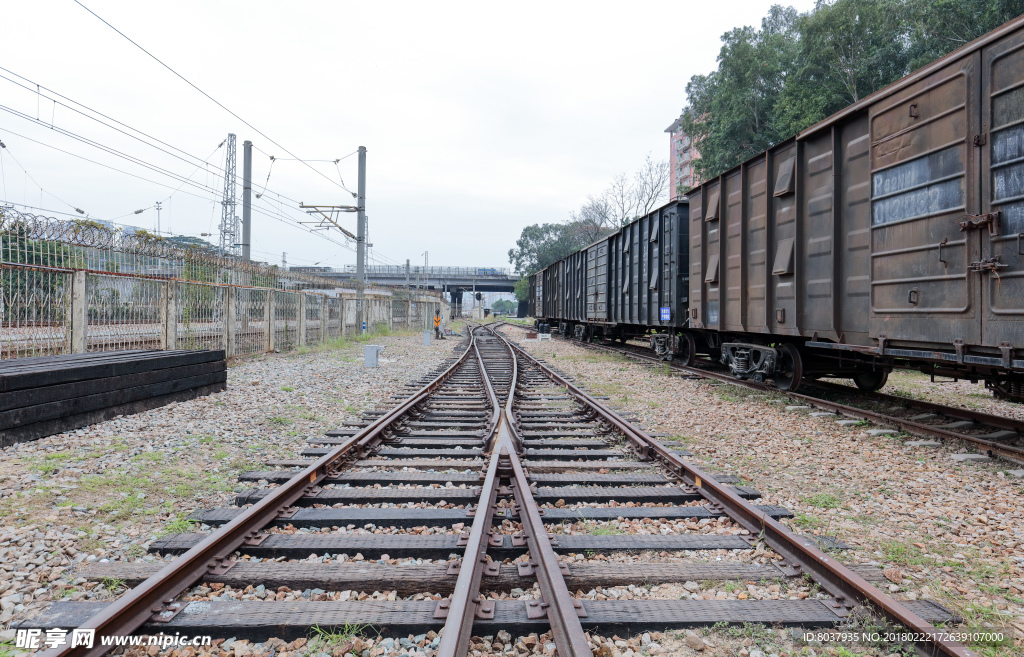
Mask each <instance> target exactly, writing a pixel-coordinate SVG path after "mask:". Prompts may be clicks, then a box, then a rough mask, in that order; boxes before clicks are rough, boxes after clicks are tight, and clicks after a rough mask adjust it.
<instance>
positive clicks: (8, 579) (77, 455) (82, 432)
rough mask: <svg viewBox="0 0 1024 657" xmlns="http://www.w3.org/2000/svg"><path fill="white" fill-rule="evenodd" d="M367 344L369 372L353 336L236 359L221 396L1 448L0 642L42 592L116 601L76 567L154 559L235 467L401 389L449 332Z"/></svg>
mask: <svg viewBox="0 0 1024 657" xmlns="http://www.w3.org/2000/svg"><path fill="white" fill-rule="evenodd" d="M371 341H372V342H373V343H374V344H382V345H385V346H386V349H385V351H384V353H383V355H382V357H381V359H380V361H379V363H380V365H379V367H377V368H366V367H364V364H363V357H362V356H363V343H361V342H347V343H340V344H336V345H333V346H330V347H321V348H315V349H311V350H309V351H306V352H305V353H300V352H290V353H276V354H266V355H260V356H255V357H245V358H241V359H238V360H237V361H234V362H232V363H231V365H230V367H229V369H228V388H227V390H226V391H224V392H222V393H218V394H214V395H210V396H207V397H202V398H198V399H193V400H189V401H185V402H180V403H175V404H170V405H168V406H164V407H161V408H157V409H154V410H151V411H147V412H145V413H142V414H138V415H131V416H123V417H118V418H115V419H113V420H110V421H108V422H102V423H100V424H95V425H92V426H89V427H85V428H82V429H78V430H76V431H71V432H68V433H63V434H59V435H56V436H51V437H48V438H43V439H40V440H37V441H34V442H29V443H21V444H18V445H14V446H11V447H8V448H6V449H3V450H2V451H0V527H2V529H0V629H3V630H5V634H4V635H2V636H0V640H6V639H7V638H8V637H7V636H6V628H8V627H9V625H10V623H11V622H12V621H14V620H18V619H20V618H24V617H26V616H27V615H29V614H31V613H33V612H34V611H35V610H37V609H39V608H40V607H42V606H44V605H45V604H46V603H48V602H49V601H51V600H100V599H107V598H111V597H115V596H116V595H117V594H119V593H120V592H122V590H123V589H122V587H121V585H120V584H119V583H116V582H108V583H107V584H108V585H109V587H108V586H105V585H104V584H97V583H92V582H85V581H81V579H80V578H76V577H75V574H74V571H75V566H76V564H79V563H82V562H92V561H104V560H110V561H113V560H122V561H129V562H131V561H155V560H159V557H158V556H153V555H147V554H146V548H147V547H148V546H149V544H150V543H151V542H152V541H153V540H155V539H156V538H158V537H159V536H161V535H164V534H167V533H174V532H188V531H198V530H199V526H198V525H195V524H194V523H189V522H187V521H186V520H185V518H186V517H187V516H188V514H190V513H191V512H193V511H195V510H197V509H207V508H214V507H222V506H231V505H232V501H233V498H234V495H235V494H236V493H237V492H239V491H243V490H246V489H249V488H251V487H252V484H251V483H247V482H239V481H237V477H238V475H239V474H241V473H243V472H247V471H251V470H261V469H265V468H264V467H263V462H264V461H265V460H267V459H272V458H295V457H296V455H297V454H298V453H299V452H300V451H301V450H302V449H303V448H304V447H306V446H307V442H306V441H307V439H309V438H319V437H322V436H323V435H324V433H325V432H326V431H328V430H331V429H335V428H337V427H339V426H341V425H342V424H343V423H344V422H345V421H346V420H347V419H358V418H359V415H360V414H361V413H362V412H363V411H364V410H369V409H371V408H373V407H374V406H376V405H377V404H378V403H387V402H389V401H390V399H389V396H390V395H392V394H404V393H405V391H404V390H402V386H403V385H404V384H406V383H409V382H410V381H412V380H415V379H417V378H418V377H420V376H422V375H424V374H426V373H427V372H429V371H430V370H431V369H433V368H434V367H436V366H437V365H438V364H439V363H440V361H442V360H443V359H444V358H447V357H448V356H449V355H450V354H451V349H452V347H453V346H454V345H455V344H456V343H457V338H456V339H455V340H447V341H435V342H434V343H433V344H432V345H430V346H424V345H423V344H422V338H421V335H420V334H419V333H415V334H398V335H391V336H376V337H374V338H373V339H372V340H371ZM2 647H3V646H2V645H0V648H2Z"/></svg>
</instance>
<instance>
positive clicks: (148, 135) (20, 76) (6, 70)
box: [0, 66, 203, 164]
mask: <svg viewBox="0 0 1024 657" xmlns="http://www.w3.org/2000/svg"><path fill="white" fill-rule="evenodd" d="M0 71H4V72H6V73H9V74H10V75H13V76H15V77H17V78H20V79H22V80H24V81H26V82H28V83H30V84H34V85H36V87H37V88H41V89H43V90H45V91H46V92H47V93H50V94H53V95H54V96H57V97H59V98H61V99H63V100H66V101H67V103H62V102H59V101H57V100H55V99H53V98H47V97H46V96H44V98H47V100H51V101H52V102H53V103H54V104H55V105H57V104H59V105H61V106H62V107H65V108H67V109H69V110H71V111H72V112H75V113H77V114H80V115H82V116H84V117H86V118H88V119H91V120H93V121H95V122H96V123H99V124H100V125H103V126H105V127H108V128H110V129H112V130H115V131H117V132H120V133H121V134H124V135H126V136H128V137H131V138H132V139H135V140H137V141H139V142H141V143H143V144H146V145H147V146H151V147H153V148H157V147H156V146H153V144H151V143H149V142H146V141H145V140H143V139H141V138H139V137H138V136H136V135H133V134H130V133H129V132H126V130H128V131H131V132H135V133H138V134H139V135H142V136H143V137H146V139H150V140H152V141H154V142H156V143H158V144H160V145H162V146H166V147H167V148H169V149H171V150H173V151H177V152H178V153H181V154H182V155H185V156H187V157H189V158H191V159H192V160H194V162H191V163H190V164H194V163H195V162H202V161H203V160H202V159H201V158H200V157H199V156H197V155H192V154H191V153H189V152H188V151H185V150H182V149H180V148H178V147H176V146H174V145H173V144H169V143H167V142H165V141H163V140H161V139H159V138H157V137H154V136H152V135H150V134H148V133H146V132H144V131H142V130H139V129H138V128H135V127H133V126H130V125H128V124H127V123H124V122H123V121H118V120H117V119H115V118H113V117H111V116H108V115H107V114H104V113H103V112H100V111H99V110H96V109H93V108H92V107H89V106H88V105H85V104H83V103H79V102H78V101H76V100H73V99H71V98H68V97H67V96H64V95H63V94H61V93H59V92H57V91H54V90H53V89H50V88H48V87H45V86H41V85H39V84H38V83H36V82H33V81H31V80H29V79H28V78H26V77H24V76H23V75H19V74H17V73H15V72H14V71H11V70H10V69H7V68H4V67H2V66H0ZM0 79H4V80H7V81H8V82H10V83H12V84H14V85H17V86H19V87H21V88H23V89H26V90H29V91H32V89H31V88H30V87H28V86H26V85H24V84H22V83H20V82H18V81H17V80H12V79H11V78H9V77H7V76H6V75H0ZM33 93H35V92H33ZM68 103H71V104H68ZM72 105H77V106H78V107H81V108H83V109H85V110H88V112H91V113H92V114H95V115H97V116H100V117H102V118H103V119H106V120H107V121H111V122H113V123H116V124H117V125H118V126H121V127H123V128H125V130H121V129H120V128H117V127H115V126H112V125H110V124H109V123H106V122H104V121H101V120H100V119H98V118H96V116H91V115H90V114H88V113H87V112H83V111H82V110H80V109H78V108H77V107H73V106H72ZM50 124H51V127H52V125H53V120H51V121H50ZM157 150H161V151H163V152H165V153H167V154H168V155H171V156H173V157H177V158H178V159H184V158H182V157H181V156H178V155H174V154H173V153H170V152H168V151H166V150H163V149H160V148H157Z"/></svg>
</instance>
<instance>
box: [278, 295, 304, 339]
mask: <svg viewBox="0 0 1024 657" xmlns="http://www.w3.org/2000/svg"><path fill="white" fill-rule="evenodd" d="M298 333H299V295H297V294H293V293H291V292H280V291H274V346H275V347H276V348H277V349H279V350H281V351H287V350H289V349H293V348H294V347H295V346H296V345H298V343H299V335H298Z"/></svg>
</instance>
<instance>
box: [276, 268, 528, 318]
mask: <svg viewBox="0 0 1024 657" xmlns="http://www.w3.org/2000/svg"><path fill="white" fill-rule="evenodd" d="M289 270H290V271H301V272H305V273H310V274H316V275H318V276H325V277H328V278H337V279H339V281H351V280H353V279H355V276H356V268H355V265H345V266H344V267H342V268H340V269H339V268H331V267H290V268H289ZM520 278H521V277H520V276H519V275H518V274H513V273H512V271H511V270H510V269H508V268H507V267H423V266H416V265H410V266H408V267H407V266H404V265H369V266H367V267H366V282H367V283H369V284H371V285H373V284H376V285H390V286H397V287H405V286H409V287H417V288H425V289H429V290H440V291H442V292H443V293H445V294H449V295H451V301H452V307H453V308H461V307H462V296H463V294H464V293H465V292H470V294H472V293H473V292H507V293H509V294H511V293H512V292H513V291H514V289H515V284H516V281H518V280H519V279H520Z"/></svg>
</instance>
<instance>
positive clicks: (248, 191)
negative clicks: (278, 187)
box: [242, 139, 252, 260]
mask: <svg viewBox="0 0 1024 657" xmlns="http://www.w3.org/2000/svg"><path fill="white" fill-rule="evenodd" d="M251 237H252V142H251V141H249V140H248V139H246V140H245V141H244V142H242V259H243V260H249V245H250V244H251V242H250V238H251Z"/></svg>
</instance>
